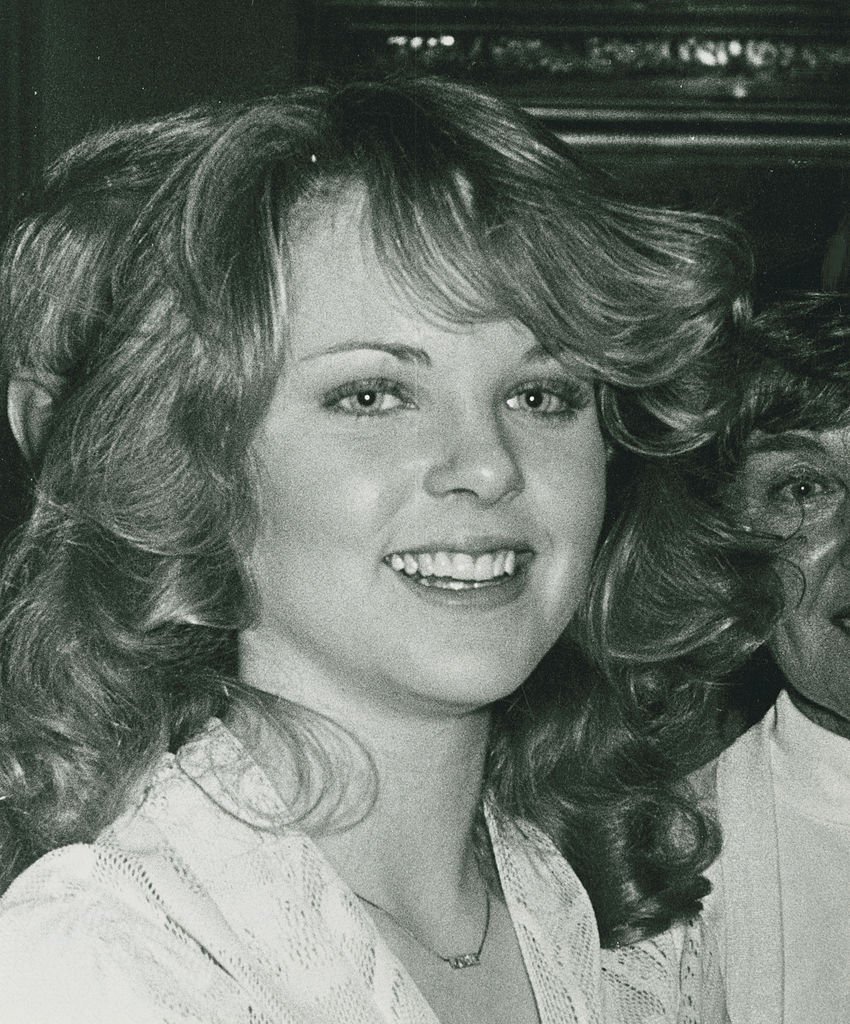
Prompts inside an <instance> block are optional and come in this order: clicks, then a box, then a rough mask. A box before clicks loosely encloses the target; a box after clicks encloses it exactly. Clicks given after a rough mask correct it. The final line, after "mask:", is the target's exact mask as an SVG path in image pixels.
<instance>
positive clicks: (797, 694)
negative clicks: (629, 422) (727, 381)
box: [699, 296, 850, 1024]
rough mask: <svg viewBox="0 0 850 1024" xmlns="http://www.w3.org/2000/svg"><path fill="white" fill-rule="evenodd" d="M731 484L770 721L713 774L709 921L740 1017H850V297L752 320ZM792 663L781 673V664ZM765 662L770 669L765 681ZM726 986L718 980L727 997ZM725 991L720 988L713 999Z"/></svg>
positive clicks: (757, 681)
mask: <svg viewBox="0 0 850 1024" xmlns="http://www.w3.org/2000/svg"><path fill="white" fill-rule="evenodd" d="M730 408H733V409H734V415H733V416H732V418H731V421H730V424H729V427H728V431H727V437H726V442H725V445H724V446H723V455H724V463H725V468H726V473H727V478H726V483H725V485H724V486H723V487H722V488H721V495H722V498H723V501H724V503H725V505H726V507H727V508H728V509H729V511H730V512H731V513H732V514H733V517H734V519H735V520H736V521H737V522H738V523H739V524H740V525H741V526H742V528H743V529H744V530H745V531H746V532H747V534H748V535H749V537H750V540H751V542H752V544H753V546H754V548H761V551H762V553H763V557H764V558H765V560H766V566H765V569H766V571H765V572H764V573H763V575H762V576H761V578H762V579H763V580H764V582H765V594H764V600H765V605H766V607H769V606H770V605H771V604H773V605H774V606H776V608H777V611H776V613H775V616H776V621H775V625H774V627H773V629H772V632H771V633H770V636H769V640H768V643H767V651H769V657H765V653H766V652H759V655H758V657H757V658H755V659H754V660H753V662H752V663H751V664H750V666H749V667H748V669H747V670H746V671H745V672H744V673H743V675H742V676H741V680H740V682H739V684H738V685H744V686H746V685H747V684H748V681H749V685H751V686H754V687H762V688H763V687H764V684H765V678H766V677H771V678H775V677H776V676H777V674H778V675H779V679H780V685H781V686H782V689H781V692H780V694H779V696H778V699H777V700H776V701H775V703H774V704H773V705H772V706H771V707H770V709H769V711H768V712H767V714H766V715H765V716H764V717H763V718H762V720H761V721H760V722H759V723H758V724H756V725H755V726H754V727H753V728H751V729H750V730H749V731H748V732H746V733H745V734H744V735H743V736H741V737H740V739H738V740H737V741H736V742H735V743H734V744H733V745H732V746H731V748H729V749H728V750H726V751H725V752H724V753H723V754H722V755H721V756H720V758H719V759H718V760H717V761H716V762H714V763H712V764H711V765H709V767H708V768H707V769H706V770H705V771H704V772H702V773H701V778H700V780H699V781H700V783H701V785H703V786H705V787H706V788H707V791H708V794H709V799H710V800H711V802H712V803H713V804H714V806H715V807H716V810H717V813H718V816H719V820H720V824H721V826H722V829H723V852H722V855H721V857H720V859H719V860H718V862H717V863H716V864H715V865H714V866H713V868H712V869H711V872H710V877H711V879H712V883H713V887H714V888H713V892H712V894H711V896H710V897H709V901H708V904H707V921H708V923H709V925H710V926H711V927H712V928H713V929H714V930H715V931H716V933H717V934H718V936H719V939H720V948H721V972H720V976H719V978H720V980H721V981H722V988H723V992H722V993H721V996H722V999H721V1000H719V1001H720V1002H723V1001H725V1003H726V1010H725V1012H722V1013H720V1014H718V1015H717V1016H716V1018H712V1019H717V1020H720V1021H724V1020H729V1021H731V1022H732V1024H811V1022H814V1021H817V1024H844V1022H845V1021H846V1020H847V1014H848V1007H850V969H848V965H850V300H848V299H847V298H846V297H841V296H810V297H803V298H800V299H796V300H793V301H788V302H786V303H783V304H780V305H777V306H776V307H774V308H772V309H770V310H768V311H767V312H765V313H764V314H763V315H762V316H761V317H759V319H758V320H757V321H756V323H755V324H754V326H753V327H752V329H751V330H750V331H749V332H748V333H747V335H746V337H745V339H744V344H743V345H742V351H741V358H740V363H739V366H738V373H737V375H736V387H735V388H733V389H732V395H731V401H730ZM777 670H778V673H777ZM760 676H761V678H759V677H760ZM715 995H716V994H715ZM714 1002H715V1003H716V1002H718V1000H717V999H716V998H715V999H714Z"/></svg>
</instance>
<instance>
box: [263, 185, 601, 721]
mask: <svg viewBox="0 0 850 1024" xmlns="http://www.w3.org/2000/svg"><path fill="white" fill-rule="evenodd" d="M360 224H361V212H360V207H359V205H358V204H357V203H356V202H355V201H354V200H352V201H351V202H350V203H341V204H340V205H339V206H338V207H336V208H335V209H334V210H333V211H332V212H329V213H327V214H326V215H324V216H322V217H320V218H319V219H318V220H317V221H316V222H315V223H313V224H312V225H311V226H310V228H309V230H307V231H305V232H304V233H303V234H301V236H300V237H299V238H297V239H296V242H295V244H294V246H293V249H292V264H293V278H292V281H291V288H290V291H289V296H290V299H291V306H290V309H289V312H288V320H289V328H290V333H289V338H288V350H287V358H286V362H285V369H284V372H283V374H282V376H281V379H280V381H279V385H278V388H277V392H276V394H275V396H274V398H273V400H272V402H271V405H270V408H269V409H268V412H267V415H266V417H265V420H264V423H263V425H262V428H261V431H260V434H259V436H258V439H257V441H256V450H257V454H258V456H259V462H260V464H261V466H262V469H263V472H262V477H261V482H260V499H261V522H262V528H261V532H260V535H259V538H258V540H257V543H256V547H255V550H254V552H253V557H252V571H253V574H254V578H255V581H256V584H257V589H258V596H259V602H260V612H259V617H258V620H257V623H256V625H255V626H254V627H253V628H252V629H251V630H250V631H248V633H247V634H246V635H245V636H244V637H243V672H244V673H245V676H246V679H247V680H248V681H249V682H251V683H253V684H254V685H257V686H259V687H261V688H264V689H267V690H270V691H272V692H275V693H281V694H282V695H284V696H287V697H290V698H291V699H294V700H299V701H302V702H307V703H309V704H310V706H313V707H317V706H318V708H319V710H322V709H323V708H325V709H327V707H328V705H329V706H331V707H333V706H334V700H335V698H334V696H333V694H336V695H337V697H339V698H340V699H345V700H349V699H352V698H353V699H355V700H356V701H357V703H358V705H360V704H362V702H363V701H364V700H376V701H380V702H385V703H386V702H389V703H390V704H391V705H392V706H393V707H395V708H400V707H406V706H409V705H411V704H412V705H416V706H419V707H420V708H428V707H434V706H436V705H442V706H452V707H453V708H455V709H458V710H460V709H463V708H470V707H480V706H482V705H483V704H486V703H489V702H491V701H492V700H494V699H496V698H499V697H501V696H504V695H506V694H508V693H510V692H511V691H512V690H514V689H515V688H516V687H517V686H518V685H519V684H520V683H521V682H522V681H523V680H524V679H525V677H526V676H527V675H528V674H529V673H530V671H531V670H532V669H533V668H534V666H535V665H536V663H537V662H538V661H539V659H540V658H541V657H542V655H543V654H544V653H545V652H546V651H547V649H548V648H549V647H550V646H551V645H552V643H553V642H554V641H555V640H556V638H557V637H558V635H559V634H560V633H561V631H562V630H563V629H564V627H565V626H566V624H567V622H568V621H569V619H570V617H571V616H572V614H573V612H574V610H575V608H576V605H577V604H578V602H579V600H580V599H581V597H582V595H583V593H584V590H585V585H586V581H587V575H588V569H589V566H590V563H591V559H592V557H593V554H594V550H595V547H596V543H597V539H598V535H599V529H600V522H601V517H602V512H603V503H604V470H605V455H604V447H603V441H602V438H601V435H600V430H599V426H598V422H597V416H596V410H595V406H594V401H593V395H592V390H591V388H590V387H588V386H587V385H586V384H584V383H581V382H579V381H577V380H576V379H575V378H574V377H573V376H571V375H570V374H569V373H568V372H566V371H565V370H564V369H563V368H562V367H561V366H560V365H559V364H558V363H557V362H556V361H555V360H553V359H552V358H551V357H549V356H547V355H546V354H545V353H544V352H543V350H542V349H541V348H540V347H539V346H538V345H537V343H536V342H535V339H534V337H533V336H532V335H531V333H530V332H529V331H528V330H527V329H526V328H525V327H523V326H521V325H520V324H518V323H514V322H510V321H505V320H499V321H492V322H487V323H478V324H462V325H456V324H449V323H445V322H440V321H439V320H436V319H433V318H430V319H429V318H428V317H426V316H424V315H422V313H420V312H419V311H418V309H416V308H415V307H414V306H413V305H412V304H411V302H410V301H409V300H407V299H406V298H403V297H402V296H401V295H400V294H399V292H398V291H397V290H396V289H395V288H394V287H393V286H392V285H391V284H390V283H389V282H388V280H387V279H386V277H385V275H384V273H383V272H382V271H381V269H380V268H379V266H378V264H377V262H376V259H375V256H374V253H373V251H372V249H371V245H370V244H369V243H368V242H365V243H364V238H365V235H364V233H363V231H362V230H361V226H360Z"/></svg>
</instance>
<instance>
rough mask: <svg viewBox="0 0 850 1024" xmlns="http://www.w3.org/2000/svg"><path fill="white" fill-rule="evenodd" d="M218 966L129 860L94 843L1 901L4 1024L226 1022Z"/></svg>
mask: <svg viewBox="0 0 850 1024" xmlns="http://www.w3.org/2000/svg"><path fill="white" fill-rule="evenodd" d="M213 968H214V965H213V964H212V962H211V961H210V959H209V958H208V957H207V956H206V955H205V953H204V951H203V950H202V949H200V948H199V947H198V946H197V945H196V944H194V943H193V942H192V941H191V940H190V939H189V938H188V936H187V935H186V934H185V933H184V932H183V931H182V930H181V929H179V928H177V927H172V926H171V924H170V921H169V916H168V914H167V912H166V911H165V909H164V908H163V907H162V906H159V905H158V901H157V898H156V894H155V893H152V892H148V893H145V891H144V886H143V885H141V884H140V879H139V878H138V877H134V871H133V865H132V863H131V861H130V858H126V859H125V860H124V862H123V863H122V860H121V858H119V857H118V856H116V855H115V854H114V853H110V852H108V851H104V850H103V849H102V848H99V847H98V846H97V844H91V845H76V846H68V847H64V848H62V849H59V850H55V851H53V852H52V853H49V854H47V855H46V856H44V857H42V858H41V859H40V860H39V861H37V862H36V863H35V864H33V865H32V866H31V867H30V868H28V869H27V870H26V871H25V872H24V873H23V874H22V875H20V876H19V878H18V879H17V880H16V881H15V882H14V883H13V884H12V886H11V887H10V888H9V889H8V891H7V892H6V894H5V896H4V897H3V899H2V901H0V1019H2V1020H3V1021H4V1024H48V1022H49V1024H55V1021H57V1020H62V1021H63V1024H76V1022H78V1021H79V1022H80V1024H82V1022H83V1021H85V1022H86V1024H101V1022H102V1024H114V1022H115V1021H117V1020H132V1021H133V1024H147V1022H151V1024H154V1022H157V1024H162V1022H163V1021H167V1020H173V1021H178V1020H179V1021H181V1022H183V1021H185V1022H190V1021H201V1020H203V1021H205V1022H206V1024H209V1022H211V1021H221V1022H222V1024H223V1022H224V1021H225V1020H228V1017H227V1015H225V1016H221V1015H220V1014H219V1013H218V1012H215V1013H211V1011H212V1010H214V1008H215V1007H216V1006H229V1007H230V1009H231V1010H233V1009H234V1001H233V996H234V993H233V992H232V991H231V990H230V988H229V986H228V985H227V984H226V983H225V982H226V977H225V976H223V975H222V974H221V972H219V971H217V970H215V969H213ZM230 1019H232V1020H234V1021H236V1020H239V1019H240V1018H239V1017H238V1016H233V1017H231V1018H230ZM242 1019H246V1020H247V1017H243V1018H242Z"/></svg>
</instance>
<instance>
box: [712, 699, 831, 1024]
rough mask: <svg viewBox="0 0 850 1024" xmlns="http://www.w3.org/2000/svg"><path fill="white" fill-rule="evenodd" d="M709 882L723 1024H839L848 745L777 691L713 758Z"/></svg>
mask: <svg viewBox="0 0 850 1024" xmlns="http://www.w3.org/2000/svg"><path fill="white" fill-rule="evenodd" d="M717 782H718V790H717V805H718V812H719V816H720V821H721V824H722V826H723V829H724V851H723V853H722V855H721V857H720V860H719V862H718V863H717V864H716V865H715V866H714V867H713V868H712V871H711V875H712V880H713V883H714V886H715V891H714V892H713V893H712V896H711V898H710V899H709V901H708V904H707V918H708V923H709V927H710V928H711V929H712V931H715V930H716V933H717V938H718V944H719V947H720V961H721V975H722V976H723V977H725V986H726V988H727V990H728V1002H729V1008H728V1011H727V1012H728V1014H729V1019H730V1020H731V1021H732V1022H733V1024H758V1022H760V1021H762V1020H763V1021H764V1022H765V1024H813V1022H817V1024H847V1021H848V1020H850V740H847V739H845V738H843V737H841V736H837V735H835V734H834V733H831V732H829V731H827V730H826V729H824V728H822V727H821V726H819V725H816V724H815V723H814V722H812V721H811V720H810V719H808V718H807V717H806V716H805V715H804V714H803V713H802V712H801V711H800V710H799V709H798V708H797V707H796V706H795V705H794V704H793V702H792V701H791V699H790V698H789V697H788V695H787V694H786V693H782V694H781V695H780V697H779V699H778V700H777V702H776V705H775V706H774V708H773V709H772V710H771V711H770V712H768V714H767V715H766V716H765V718H764V719H762V721H761V722H759V723H758V725H756V726H754V727H753V728H752V729H751V730H750V731H749V732H748V733H747V734H746V735H745V736H743V737H741V739H739V740H738V741H737V742H736V743H735V744H734V745H733V746H732V748H730V750H729V751H727V752H726V753H724V754H723V755H721V758H720V761H719V764H718V770H717Z"/></svg>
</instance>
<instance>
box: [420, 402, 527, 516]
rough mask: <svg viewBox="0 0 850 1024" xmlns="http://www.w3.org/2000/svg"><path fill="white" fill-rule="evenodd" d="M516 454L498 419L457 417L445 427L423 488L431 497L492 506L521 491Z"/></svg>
mask: <svg viewBox="0 0 850 1024" xmlns="http://www.w3.org/2000/svg"><path fill="white" fill-rule="evenodd" d="M524 486H525V481H524V478H523V472H522V467H521V465H520V462H519V459H518V457H517V452H516V451H515V450H514V446H513V445H512V443H511V438H510V436H509V433H508V431H507V429H506V427H505V425H504V424H502V423H500V422H499V418H498V415H497V414H496V413H495V412H494V411H492V410H491V411H489V412H488V413H487V414H486V415H483V414H482V415H474V416H473V415H465V416H462V417H461V416H459V417H457V418H455V419H453V420H452V421H451V423H448V422H447V423H446V424H445V426H444V429H443V436H442V437H441V438H440V439H439V444H438V445H437V448H436V451H435V454H434V457H433V460H432V462H431V464H430V466H429V467H428V469H427V470H426V472H425V478H424V487H425V490H426V491H427V493H428V494H430V495H431V496H432V497H444V496H446V495H449V494H457V495H468V496H469V497H471V498H475V499H476V500H477V501H479V502H480V503H482V504H484V505H493V504H496V503H497V502H499V501H501V500H502V499H503V498H505V497H507V496H508V495H511V494H514V493H517V492H519V491H521V490H522V489H523V487H524Z"/></svg>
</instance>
